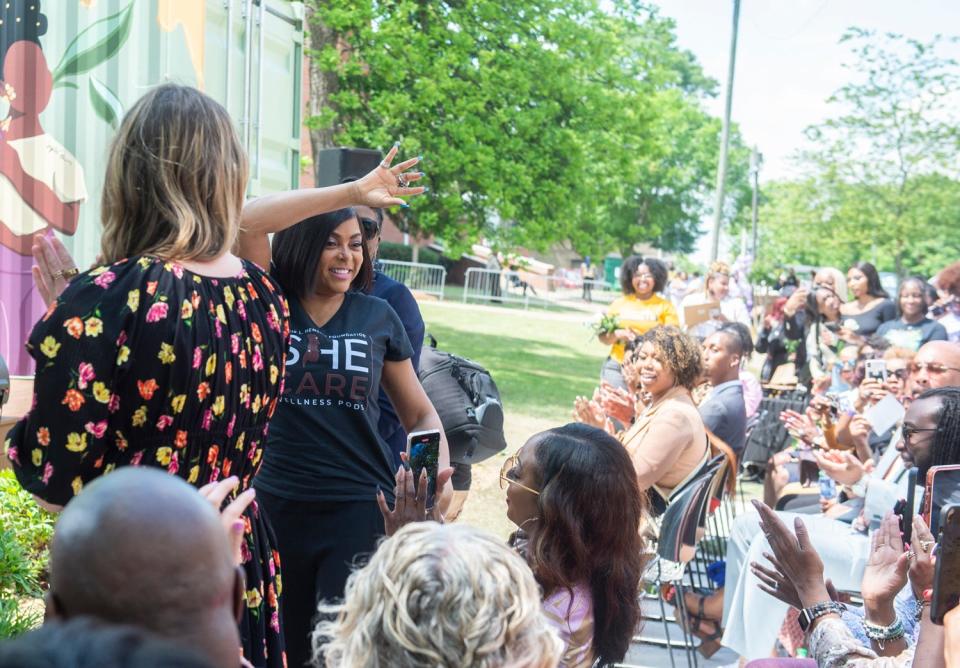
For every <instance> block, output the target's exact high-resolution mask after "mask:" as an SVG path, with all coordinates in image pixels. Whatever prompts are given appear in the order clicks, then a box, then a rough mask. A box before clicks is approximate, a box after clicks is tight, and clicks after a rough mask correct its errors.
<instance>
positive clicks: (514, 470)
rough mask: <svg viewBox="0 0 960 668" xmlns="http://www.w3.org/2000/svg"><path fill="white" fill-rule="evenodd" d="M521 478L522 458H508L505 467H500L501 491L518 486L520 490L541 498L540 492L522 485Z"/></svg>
mask: <svg viewBox="0 0 960 668" xmlns="http://www.w3.org/2000/svg"><path fill="white" fill-rule="evenodd" d="M519 477H520V458H519V457H517V456H516V455H511V456H509V457H507V459H506V461H504V462H503V466H501V467H500V489H506V488H507V485H516V486H517V487H519V488H520V489H523V490H526V491H528V492H530V493H531V494H534V495H536V496H540V492H538V491H537V490H535V489H530V488H529V487H527V486H526V485H522V484H520V482H519V480H518V478H519Z"/></svg>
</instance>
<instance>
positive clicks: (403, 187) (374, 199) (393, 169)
mask: <svg viewBox="0 0 960 668" xmlns="http://www.w3.org/2000/svg"><path fill="white" fill-rule="evenodd" d="M399 147H400V144H399V142H398V143H396V144H394V145H393V147H392V148H391V149H390V151H389V152H388V153H387V155H386V157H385V158H384V159H383V162H381V163H380V164H379V165H377V167H376V168H375V169H374V170H373V171H372V172H369V173H368V174H367V175H366V176H364V177H363V178H361V179H359V180H357V181H354V182H353V186H354V188H355V189H356V192H355V197H354V201H355V202H356V203H357V204H365V205H367V206H369V207H371V208H374V209H383V208H386V207H390V206H396V205H400V206H406V205H407V203H406V202H404V201H403V200H402V199H400V198H401V197H409V196H411V195H419V194H421V193H423V192H426V188H424V187H422V186H414V187H411V186H410V184H411V183H414V182H416V181H419V180H420V179H422V178H423V176H424V174H423V172H408V171H406V170H408V169H410V168H411V167H414V166H415V165H417V164H418V163H419V162H420V160H421V159H422V158H421V156H417V157H416V158H410V159H409V160H404V161H403V162H401V163H399V164H397V165H393V166H391V164H392V163H393V159H394V158H395V157H396V155H397V151H398V150H399Z"/></svg>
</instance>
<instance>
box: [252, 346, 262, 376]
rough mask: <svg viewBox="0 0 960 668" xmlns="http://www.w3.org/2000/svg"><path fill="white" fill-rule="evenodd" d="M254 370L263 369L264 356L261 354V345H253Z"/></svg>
mask: <svg viewBox="0 0 960 668" xmlns="http://www.w3.org/2000/svg"><path fill="white" fill-rule="evenodd" d="M253 370H254V371H263V356H262V355H261V354H260V346H254V347H253Z"/></svg>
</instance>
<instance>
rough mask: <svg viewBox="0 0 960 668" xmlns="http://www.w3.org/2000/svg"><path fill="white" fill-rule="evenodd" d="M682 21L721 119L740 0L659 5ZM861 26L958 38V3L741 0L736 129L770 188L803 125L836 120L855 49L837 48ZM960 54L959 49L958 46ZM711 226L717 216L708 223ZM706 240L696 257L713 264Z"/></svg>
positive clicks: (681, 34) (680, 33)
mask: <svg viewBox="0 0 960 668" xmlns="http://www.w3.org/2000/svg"><path fill="white" fill-rule="evenodd" d="M654 4H656V5H658V6H659V7H660V10H661V14H662V15H664V16H668V17H670V18H672V19H674V20H675V21H676V24H677V25H676V33H677V42H678V44H679V46H680V47H681V48H684V49H687V50H689V51H692V52H693V53H694V55H696V57H697V60H698V61H699V62H700V64H701V66H702V67H703V68H704V70H705V72H706V73H707V74H708V75H709V76H711V77H713V78H714V79H716V80H717V81H718V82H720V84H721V86H720V95H719V96H718V97H717V98H716V99H714V100H710V101H708V103H707V106H708V108H709V110H710V111H711V113H714V114H716V115H717V116H720V115H721V114H722V113H723V90H724V86H725V85H726V79H727V67H728V62H729V53H730V33H731V28H732V20H733V0H654ZM850 26H857V27H860V28H867V29H874V30H877V31H879V32H896V33H900V34H904V35H907V36H909V37H913V38H916V39H920V40H924V41H925V40H928V39H930V38H932V37H933V36H934V35H935V34H937V33H938V32H945V33H951V34H960V2H958V1H957V0H909V1H908V2H904V1H903V0H741V4H740V30H739V38H738V44H737V61H736V73H735V75H734V89H733V113H732V117H733V120H734V122H736V123H738V124H739V126H740V130H741V132H742V134H743V136H744V138H745V140H746V142H747V143H748V144H749V145H756V146H757V147H758V148H759V150H760V152H761V153H762V154H763V168H762V170H761V173H760V181H761V187H762V184H763V181H765V180H770V179H777V178H785V177H789V176H790V175H791V172H792V166H791V162H790V156H791V155H792V154H793V153H794V152H795V151H796V150H797V149H799V148H801V147H803V146H804V145H805V144H804V135H803V130H804V128H806V127H808V126H810V125H813V124H816V123H818V122H820V121H822V120H824V119H825V118H827V116H828V115H829V113H830V110H829V107H828V105H827V103H826V99H827V98H828V97H829V96H830V94H831V93H833V92H834V91H835V90H837V89H838V88H839V87H840V86H842V85H843V84H844V83H845V82H846V81H847V80H848V79H849V73H848V72H847V71H846V70H845V69H844V67H843V64H844V62H850V53H849V45H841V44H838V41H839V39H840V37H841V35H843V32H844V31H845V30H846V28H848V27H850ZM957 51H960V48H958V49H957ZM953 55H955V56H960V52H958V53H954V54H953ZM704 222H705V224H704V225H703V229H704V230H707V229H709V225H708V224H707V223H710V224H712V218H711V219H710V220H709V221H704ZM708 236H709V235H707V234H705V235H704V237H703V238H702V239H701V243H700V248H699V249H698V252H697V253H696V254H695V255H694V259H695V260H698V261H703V260H705V259H706V254H705V252H704V251H705V246H706V245H707V243H708V241H707V239H708Z"/></svg>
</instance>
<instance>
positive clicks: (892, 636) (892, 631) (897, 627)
mask: <svg viewBox="0 0 960 668" xmlns="http://www.w3.org/2000/svg"><path fill="white" fill-rule="evenodd" d="M863 632H864V633H866V634H867V637H868V638H870V640H873V641H875V642H876V643H877V645H878V646H879V647H880V649H883V643H886V642H891V641H893V640H899V639H900V638H902V637H903V636H904V635H905V634H906V631H905V630H904V628H903V622H902V621H901V620H900V617H899V616H898V617H897V618H896V619H895V620H894V622H893V624H891V625H890V626H880V625H879V624H872V623H870V622H868V621H867V620H866V619H864V620H863Z"/></svg>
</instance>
